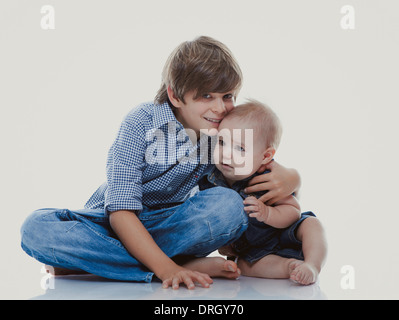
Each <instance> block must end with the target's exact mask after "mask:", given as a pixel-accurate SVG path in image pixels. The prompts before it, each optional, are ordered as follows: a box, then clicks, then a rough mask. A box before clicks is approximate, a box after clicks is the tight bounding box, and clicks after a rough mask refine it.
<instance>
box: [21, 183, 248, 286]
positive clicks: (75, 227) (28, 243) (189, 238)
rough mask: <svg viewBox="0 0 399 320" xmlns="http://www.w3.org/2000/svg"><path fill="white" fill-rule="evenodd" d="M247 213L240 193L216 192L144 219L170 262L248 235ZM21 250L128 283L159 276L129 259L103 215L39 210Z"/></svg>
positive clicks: (88, 211)
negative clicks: (246, 232)
mask: <svg viewBox="0 0 399 320" xmlns="http://www.w3.org/2000/svg"><path fill="white" fill-rule="evenodd" d="M243 208H244V206H243V201H242V198H241V197H240V196H239V194H238V193H236V192H235V191H233V190H231V189H228V188H223V187H215V188H211V189H207V190H204V191H200V192H198V193H197V194H196V195H194V196H192V197H191V198H189V199H188V200H187V201H186V202H184V203H183V204H181V205H178V206H175V207H172V208H167V209H161V210H149V209H148V208H145V209H144V210H143V211H142V212H141V213H140V214H139V216H138V217H139V219H140V220H141V222H142V223H143V224H144V226H145V227H146V229H147V230H148V231H149V233H150V234H151V236H152V237H153V239H154V240H155V242H156V243H157V244H158V246H159V247H160V248H161V249H162V250H163V252H165V254H166V255H168V256H169V257H176V256H186V255H187V256H196V257H204V256H207V255H208V254H210V253H211V252H213V251H214V250H216V249H218V248H219V247H221V246H223V245H226V244H228V243H231V242H233V241H235V240H237V239H238V238H239V237H240V236H241V234H243V232H244V231H245V230H246V228H247V226H248V218H247V215H246V213H245V212H244V209H243ZM21 246H22V248H23V250H24V251H25V252H26V253H27V254H28V255H30V256H32V257H33V258H35V259H36V260H38V261H40V262H42V263H45V264H49V265H52V266H54V267H61V268H67V269H72V270H84V271H87V272H89V273H93V274H96V275H99V276H102V277H105V278H110V279H117V280H125V281H145V282H150V281H151V280H152V278H153V275H154V274H153V272H151V271H150V270H149V269H147V268H146V267H145V266H144V265H142V264H141V263H140V262H139V261H137V260H136V259H135V258H134V257H133V256H132V255H130V254H129V253H128V251H127V250H126V249H125V247H124V246H123V244H122V243H121V242H120V241H119V240H118V238H117V236H116V235H115V233H114V232H113V231H112V228H111V227H110V224H109V218H108V217H107V216H106V215H105V214H104V210H103V209H95V210H93V209H81V210H74V211H72V210H68V209H49V208H46V209H39V210H36V211H34V212H33V213H32V214H31V215H30V216H29V217H28V218H27V219H26V220H25V222H24V224H23V225H22V228H21Z"/></svg>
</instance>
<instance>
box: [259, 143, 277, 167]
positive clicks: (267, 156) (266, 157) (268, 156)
mask: <svg viewBox="0 0 399 320" xmlns="http://www.w3.org/2000/svg"><path fill="white" fill-rule="evenodd" d="M275 153H276V149H274V148H273V147H269V148H267V149H266V150H265V152H263V161H262V164H267V163H269V162H270V161H272V159H273V157H274V155H275Z"/></svg>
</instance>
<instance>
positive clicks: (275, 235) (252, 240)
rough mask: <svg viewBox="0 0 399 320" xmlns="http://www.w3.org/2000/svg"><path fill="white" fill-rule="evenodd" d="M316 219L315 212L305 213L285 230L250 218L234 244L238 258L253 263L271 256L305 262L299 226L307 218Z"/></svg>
mask: <svg viewBox="0 0 399 320" xmlns="http://www.w3.org/2000/svg"><path fill="white" fill-rule="evenodd" d="M309 217H315V214H313V212H310V211H308V212H304V213H302V214H301V217H300V219H299V220H298V221H296V222H295V223H293V224H292V225H291V226H289V227H288V228H285V229H277V228H274V227H271V226H269V225H267V224H265V223H263V222H259V221H258V220H256V218H249V225H248V228H247V230H246V231H245V232H244V234H243V235H242V236H241V237H240V238H239V239H238V240H237V241H235V242H234V243H233V244H232V247H233V249H234V250H235V251H236V252H237V254H238V257H239V258H242V259H244V260H246V261H248V262H250V263H253V262H255V261H257V260H259V259H261V258H263V257H265V256H267V255H269V254H274V255H277V256H280V257H284V258H294V259H298V260H304V257H303V252H302V242H301V241H299V240H298V239H297V237H296V231H297V228H298V227H299V225H300V224H301V223H302V222H303V221H304V220H305V219H307V218H309Z"/></svg>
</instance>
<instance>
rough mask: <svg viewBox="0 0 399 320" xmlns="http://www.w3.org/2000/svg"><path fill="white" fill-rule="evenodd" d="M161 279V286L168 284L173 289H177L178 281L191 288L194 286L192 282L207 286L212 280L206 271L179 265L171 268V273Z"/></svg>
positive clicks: (165, 286)
mask: <svg viewBox="0 0 399 320" xmlns="http://www.w3.org/2000/svg"><path fill="white" fill-rule="evenodd" d="M161 280H163V281H162V288H164V289H166V288H168V287H169V286H170V287H172V289H174V290H177V289H179V286H180V283H184V284H185V285H186V286H187V289H189V290H192V289H194V288H195V284H194V282H198V283H199V284H200V285H202V286H203V287H204V288H209V285H210V284H211V283H212V282H213V280H212V279H211V277H210V276H209V275H207V274H206V273H201V272H198V271H192V270H189V269H186V268H183V267H180V266H178V267H177V268H176V269H175V270H173V271H172V273H171V274H169V275H166V278H165V279H161Z"/></svg>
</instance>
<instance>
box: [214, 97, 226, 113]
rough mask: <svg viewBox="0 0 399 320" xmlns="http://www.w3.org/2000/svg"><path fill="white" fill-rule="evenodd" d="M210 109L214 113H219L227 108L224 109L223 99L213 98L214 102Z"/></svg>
mask: <svg viewBox="0 0 399 320" xmlns="http://www.w3.org/2000/svg"><path fill="white" fill-rule="evenodd" d="M212 111H213V112H214V113H219V114H222V113H226V111H227V109H226V106H225V104H224V101H223V99H216V100H215V104H214V105H213V106H212Z"/></svg>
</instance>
